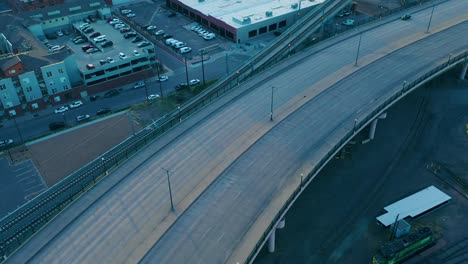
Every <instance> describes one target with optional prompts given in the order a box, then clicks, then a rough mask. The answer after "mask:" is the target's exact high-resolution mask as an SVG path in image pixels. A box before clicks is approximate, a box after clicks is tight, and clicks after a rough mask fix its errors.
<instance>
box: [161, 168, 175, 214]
mask: <svg viewBox="0 0 468 264" xmlns="http://www.w3.org/2000/svg"><path fill="white" fill-rule="evenodd" d="M161 169H162V170H163V171H165V172H166V175H167V185H168V186H169V198H170V199H171V210H172V211H175V210H174V202H173V201H172V190H171V178H170V177H169V170H166V169H165V168H163V167H161Z"/></svg>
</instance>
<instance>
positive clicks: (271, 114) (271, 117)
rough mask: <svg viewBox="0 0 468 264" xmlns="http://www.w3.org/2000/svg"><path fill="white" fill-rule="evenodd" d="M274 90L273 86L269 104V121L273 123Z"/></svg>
mask: <svg viewBox="0 0 468 264" xmlns="http://www.w3.org/2000/svg"><path fill="white" fill-rule="evenodd" d="M274 90H275V87H274V86H271V104H270V121H273V96H274V94H273V92H274Z"/></svg>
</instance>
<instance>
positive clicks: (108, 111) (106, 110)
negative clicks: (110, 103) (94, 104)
mask: <svg viewBox="0 0 468 264" xmlns="http://www.w3.org/2000/svg"><path fill="white" fill-rule="evenodd" d="M110 111H111V110H110V108H101V109H99V110H97V112H96V115H104V114H107V113H110Z"/></svg>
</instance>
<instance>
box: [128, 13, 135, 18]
mask: <svg viewBox="0 0 468 264" xmlns="http://www.w3.org/2000/svg"><path fill="white" fill-rule="evenodd" d="M135 16H136V15H135V14H134V13H130V14H128V15H127V17H128V18H130V17H135Z"/></svg>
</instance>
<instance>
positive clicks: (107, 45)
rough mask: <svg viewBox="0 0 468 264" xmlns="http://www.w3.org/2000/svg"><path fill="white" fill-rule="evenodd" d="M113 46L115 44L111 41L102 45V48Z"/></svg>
mask: <svg viewBox="0 0 468 264" xmlns="http://www.w3.org/2000/svg"><path fill="white" fill-rule="evenodd" d="M112 45H114V42H112V41H110V40H107V41H106V42H104V43H102V44H101V47H103V48H105V47H111V46H112Z"/></svg>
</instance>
